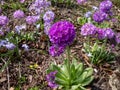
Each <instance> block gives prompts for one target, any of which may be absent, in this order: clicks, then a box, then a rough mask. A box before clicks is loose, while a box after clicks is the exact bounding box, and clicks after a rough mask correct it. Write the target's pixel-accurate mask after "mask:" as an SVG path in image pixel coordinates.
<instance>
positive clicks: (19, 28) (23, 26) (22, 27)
mask: <svg viewBox="0 0 120 90" xmlns="http://www.w3.org/2000/svg"><path fill="white" fill-rule="evenodd" d="M22 29H26V25H25V24H23V25H20V26H18V25H17V26H15V32H16V33H17V34H20V32H21V30H22Z"/></svg>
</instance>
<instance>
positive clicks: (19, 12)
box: [13, 10, 24, 19]
mask: <svg viewBox="0 0 120 90" xmlns="http://www.w3.org/2000/svg"><path fill="white" fill-rule="evenodd" d="M13 17H14V18H16V19H20V18H23V17H24V12H23V11H21V10H17V11H15V12H14V13H13Z"/></svg>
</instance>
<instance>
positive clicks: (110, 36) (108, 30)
mask: <svg viewBox="0 0 120 90" xmlns="http://www.w3.org/2000/svg"><path fill="white" fill-rule="evenodd" d="M105 33H106V36H107V38H108V39H111V38H113V37H114V35H115V33H114V32H113V30H112V29H111V28H106V29H105Z"/></svg>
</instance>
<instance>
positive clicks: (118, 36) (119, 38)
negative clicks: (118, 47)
mask: <svg viewBox="0 0 120 90" xmlns="http://www.w3.org/2000/svg"><path fill="white" fill-rule="evenodd" d="M115 40H116V42H117V44H120V33H117V34H116V35H115Z"/></svg>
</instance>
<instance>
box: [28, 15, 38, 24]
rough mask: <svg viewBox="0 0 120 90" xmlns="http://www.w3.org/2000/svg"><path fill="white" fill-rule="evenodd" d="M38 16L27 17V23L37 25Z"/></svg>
mask: <svg viewBox="0 0 120 90" xmlns="http://www.w3.org/2000/svg"><path fill="white" fill-rule="evenodd" d="M38 19H39V18H38V16H27V17H26V22H27V24H35V23H36V22H37V21H38Z"/></svg>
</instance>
